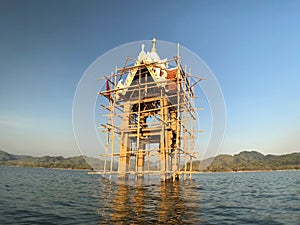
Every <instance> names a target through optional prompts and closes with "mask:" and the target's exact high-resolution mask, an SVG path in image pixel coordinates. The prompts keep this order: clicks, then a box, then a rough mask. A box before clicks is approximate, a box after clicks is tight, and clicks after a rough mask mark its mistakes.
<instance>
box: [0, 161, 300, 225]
mask: <svg viewBox="0 0 300 225" xmlns="http://www.w3.org/2000/svg"><path fill="white" fill-rule="evenodd" d="M0 188H1V192H0V224H272V225H275V224H300V223H299V221H300V208H299V207H300V201H299V200H300V171H282V172H251V173H250V172H249V173H207V174H197V175H194V176H193V179H192V180H191V181H190V180H189V181H186V182H184V181H183V180H181V181H179V182H175V183H160V182H159V181H153V180H152V181H149V180H148V179H147V178H146V179H145V180H144V181H141V182H139V183H134V182H117V181H113V182H109V181H107V180H103V179H102V178H101V177H100V176H98V175H88V174H87V172H85V171H64V170H51V169H39V168H16V167H0Z"/></svg>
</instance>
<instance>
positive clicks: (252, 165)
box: [188, 151, 300, 172]
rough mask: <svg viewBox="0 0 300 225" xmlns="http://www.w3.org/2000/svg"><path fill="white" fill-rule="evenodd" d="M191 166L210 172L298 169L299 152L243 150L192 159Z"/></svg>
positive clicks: (194, 168)
mask: <svg viewBox="0 0 300 225" xmlns="http://www.w3.org/2000/svg"><path fill="white" fill-rule="evenodd" d="M188 168H189V165H188ZM192 168H193V170H194V171H211V172H217V171H219V172H222V171H248V170H289V169H300V153H291V154H286V155H263V154H261V153H259V152H256V151H251V152H249V151H243V152H240V153H239V154H236V155H233V156H232V155H218V156H216V157H215V158H210V159H206V160H203V161H193V164H192Z"/></svg>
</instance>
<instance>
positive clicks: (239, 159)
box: [0, 150, 300, 172]
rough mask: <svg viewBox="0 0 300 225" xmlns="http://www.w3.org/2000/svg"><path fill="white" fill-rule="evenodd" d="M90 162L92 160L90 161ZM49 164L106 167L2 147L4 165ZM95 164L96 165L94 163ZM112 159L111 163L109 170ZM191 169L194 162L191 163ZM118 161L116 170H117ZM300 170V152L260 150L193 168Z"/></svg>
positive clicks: (0, 157)
mask: <svg viewBox="0 0 300 225" xmlns="http://www.w3.org/2000/svg"><path fill="white" fill-rule="evenodd" d="M87 161H88V162H89V163H87ZM1 165H2V166H19V167H45V168H61V169H87V170H92V167H93V168H94V169H103V167H104V161H103V160H99V159H96V158H92V157H86V156H75V157H68V158H65V157H63V156H43V157H33V156H28V155H14V154H10V153H7V152H5V151H1V150H0V166H1ZM90 165H92V167H91V166H90ZM109 165H110V162H107V169H108V166H109ZM187 167H188V169H189V167H190V164H188V165H187ZM116 168H117V165H116V163H114V164H113V169H114V170H116ZM291 169H297V170H298V169H300V153H299V152H297V153H291V154H286V155H263V154H261V153H259V152H256V151H243V152H240V153H239V154H236V155H226V154H221V155H218V156H216V157H214V158H209V159H205V160H202V161H199V160H195V161H193V162H192V170H193V171H202V172H225V171H258V170H291Z"/></svg>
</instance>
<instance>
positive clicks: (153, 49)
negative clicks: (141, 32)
mask: <svg viewBox="0 0 300 225" xmlns="http://www.w3.org/2000/svg"><path fill="white" fill-rule="evenodd" d="M151 52H156V38H155V37H154V38H153V39H152V49H151Z"/></svg>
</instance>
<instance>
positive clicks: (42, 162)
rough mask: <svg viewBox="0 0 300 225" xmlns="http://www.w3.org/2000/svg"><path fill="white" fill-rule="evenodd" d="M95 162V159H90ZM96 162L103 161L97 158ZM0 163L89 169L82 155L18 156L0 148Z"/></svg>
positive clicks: (100, 162)
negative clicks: (65, 156)
mask: <svg viewBox="0 0 300 225" xmlns="http://www.w3.org/2000/svg"><path fill="white" fill-rule="evenodd" d="M90 159H92V158H90ZM92 160H94V161H93V162H96V161H97V159H92ZM97 163H98V164H102V165H103V162H102V161H100V160H98V162H97ZM0 165H5V166H21V167H45V168H61V169H91V166H90V165H89V164H88V163H87V162H86V160H85V157H84V156H75V157H69V158H64V157H62V156H55V157H52V156H43V157H32V156H20V155H13V154H9V153H7V152H4V151H1V150H0Z"/></svg>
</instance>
